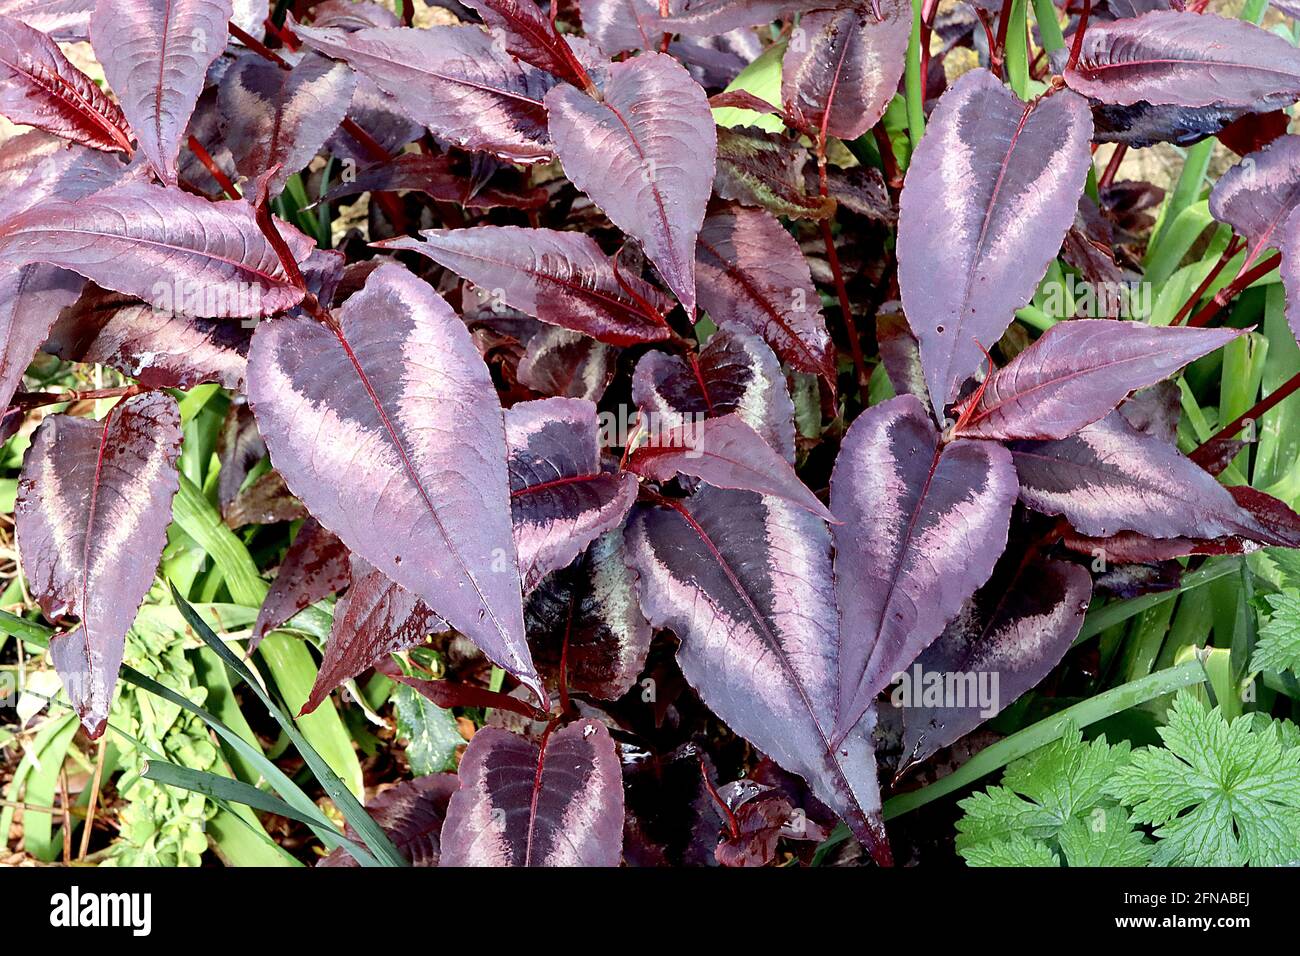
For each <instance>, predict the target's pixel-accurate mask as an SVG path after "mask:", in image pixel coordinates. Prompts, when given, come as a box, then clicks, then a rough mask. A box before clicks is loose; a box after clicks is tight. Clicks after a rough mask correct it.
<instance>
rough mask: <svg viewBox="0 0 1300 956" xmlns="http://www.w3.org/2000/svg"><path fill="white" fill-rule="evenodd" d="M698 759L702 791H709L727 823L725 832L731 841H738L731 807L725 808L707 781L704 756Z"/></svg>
mask: <svg viewBox="0 0 1300 956" xmlns="http://www.w3.org/2000/svg"><path fill="white" fill-rule="evenodd" d="M699 758H700V776H701V777H702V778H703V779H704V789H705V790H707V791H709V796H710V797H712V798H713V802H714V803H716V804H717V805H718V809H719V810H721V811H722V815H723V818H724V819H725V820H726V821H727V830H728V831H729V832H730V833H731V838H732V839H733V840H739V839H740V821H738V820H737V819H736V815H735V814H734V813H732V812H731V807H729V806H727V801H725V800H723V799H722V795H721V794H719V793H718V791H717V789H716V788H715V787H714V786H713V781H712V780H710V779H709V766H708V764H706V763H705V762H704V754H703V753H701V754H699Z"/></svg>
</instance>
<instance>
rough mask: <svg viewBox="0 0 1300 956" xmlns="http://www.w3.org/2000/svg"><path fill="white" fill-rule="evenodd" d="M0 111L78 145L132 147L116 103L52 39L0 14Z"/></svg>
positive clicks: (126, 149) (112, 149)
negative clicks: (74, 64)
mask: <svg viewBox="0 0 1300 956" xmlns="http://www.w3.org/2000/svg"><path fill="white" fill-rule="evenodd" d="M0 114H3V115H5V116H7V117H8V118H9V119H11V120H12V121H13V122H15V123H19V124H23V125H27V126H35V127H37V128H39V129H43V130H48V131H49V132H51V133H54V134H55V135H57V136H62V137H63V138H65V139H70V140H73V141H74V142H77V143H81V144H82V145H83V146H90V147H93V148H94V149H102V150H106V151H108V152H115V151H118V150H121V151H122V152H126V153H129V152H131V131H130V129H128V127H127V125H126V117H125V116H123V115H122V111H121V110H120V109H119V108H118V106H117V104H116V103H114V102H113V101H112V100H110V99H109V98H108V96H107V95H105V94H104V93H103V91H101V90H100V88H99V87H98V86H96V85H95V82H94V81H93V80H92V79H91V78H90V77H88V76H86V74H84V73H82V72H81V71H80V70H78V69H77V68H76V67H75V66H73V65H72V64H71V63H69V62H68V58H67V57H66V56H64V55H63V51H62V50H60V49H59V46H58V44H57V43H55V42H54V41H53V40H51V39H50V38H49V37H47V36H46V35H45V34H44V33H41V32H40V31H39V30H36V29H33V28H32V27H29V26H28V25H27V24H26V23H22V22H21V21H19V20H14V19H11V18H9V17H7V16H0Z"/></svg>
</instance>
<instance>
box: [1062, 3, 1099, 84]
mask: <svg viewBox="0 0 1300 956" xmlns="http://www.w3.org/2000/svg"><path fill="white" fill-rule="evenodd" d="M1091 16H1092V0H1083V13H1081V14H1080V15H1079V29H1077V30H1075V31H1074V43H1073V44H1072V45H1071V47H1070V60H1069V62H1068V63H1066V64H1065V69H1064V70H1063V71H1062V72H1064V73H1069V72H1070V71H1071V70H1073V69H1074V68H1075V66H1077V65H1078V63H1079V56H1080V54H1082V53H1083V35H1084V34H1085V33H1087V32H1088V18H1089V17H1091Z"/></svg>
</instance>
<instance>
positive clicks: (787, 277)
mask: <svg viewBox="0 0 1300 956" xmlns="http://www.w3.org/2000/svg"><path fill="white" fill-rule="evenodd" d="M695 257H696V263H697V266H698V270H699V272H698V291H699V297H700V307H701V308H702V309H704V311H706V312H708V313H709V316H710V317H711V318H712V319H713V320H714V321H715V322H717V323H719V324H722V323H731V324H734V325H741V326H744V327H745V328H747V329H750V330H751V331H754V332H757V333H758V334H759V335H761V336H762V337H763V339H764V340H765V341H766V342H767V343H768V344H769V345H770V346H772V348H773V349H775V350H776V354H777V355H779V356H780V357H781V358H782V359H783V360H785V361H786V362H789V363H790V364H791V365H792V366H794V367H795V368H797V369H799V370H800V371H802V372H808V373H810V374H813V375H818V376H820V377H821V378H823V379H825V381H826V382H827V383H828V384H830V385H831V386H832V387H834V383H835V355H834V349H833V348H832V347H831V339H830V335H829V334H828V333H827V331H826V320H825V319H824V318H822V312H821V299H820V298H819V297H818V295H817V287H816V286H814V285H813V281H812V275H811V274H810V273H809V271H808V262H807V260H805V259H804V257H803V253H801V252H800V251H799V244H798V243H797V242H795V240H794V237H793V236H791V235H790V234H789V233H788V232H786V231H785V229H784V228H782V226H781V224H780V222H778V221H777V220H776V219H775V218H774V217H773V216H771V215H770V214H768V213H766V212H763V211H761V210H758V209H745V208H737V209H733V210H731V211H729V212H724V213H719V214H718V215H715V216H710V217H709V218H708V219H706V220H705V221H704V228H703V229H701V230H700V238H699V244H698V246H697V248H696V252H695Z"/></svg>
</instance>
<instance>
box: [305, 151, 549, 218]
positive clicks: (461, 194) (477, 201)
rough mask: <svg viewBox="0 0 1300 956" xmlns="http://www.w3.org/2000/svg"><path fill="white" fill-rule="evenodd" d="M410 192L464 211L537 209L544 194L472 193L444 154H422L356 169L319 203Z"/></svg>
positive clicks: (530, 191)
mask: <svg viewBox="0 0 1300 956" xmlns="http://www.w3.org/2000/svg"><path fill="white" fill-rule="evenodd" d="M402 189H411V190H415V191H416V192H421V193H424V194H425V195H426V196H429V197H431V198H433V199H436V200H438V201H439V202H454V203H457V204H458V205H461V206H464V207H466V208H467V209H496V208H499V207H503V206H504V207H507V208H511V209H539V208H541V207H542V206H544V205H546V202H547V199H548V197H547V194H546V192H545V190H542V189H528V190H519V191H512V190H509V189H497V188H494V187H492V186H487V187H486V188H483V189H479V190H475V188H474V183H473V182H472V181H471V180H469V179H468V178H467V177H464V176H460V175H458V174H456V173H455V172H453V171H452V168H451V162H450V159H449V157H447V156H446V155H437V156H428V155H425V154H424V153H402V154H401V155H399V156H395V157H393V159H392V160H390V161H389V162H387V163H381V164H379V165H376V166H369V167H367V168H365V169H361V170H358V171H357V173H356V177H355V178H354V179H352V180H350V181H348V180H345V181H343V182H340V183H338V184H336V185H334V186H332V187H330V190H329V192H327V193H326V194H325V196H324V197H323V199H322V201H324V202H333V201H334V200H336V199H341V198H344V197H347V196H356V195H359V194H361V193H367V192H385V191H387V192H393V191H396V190H402Z"/></svg>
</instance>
